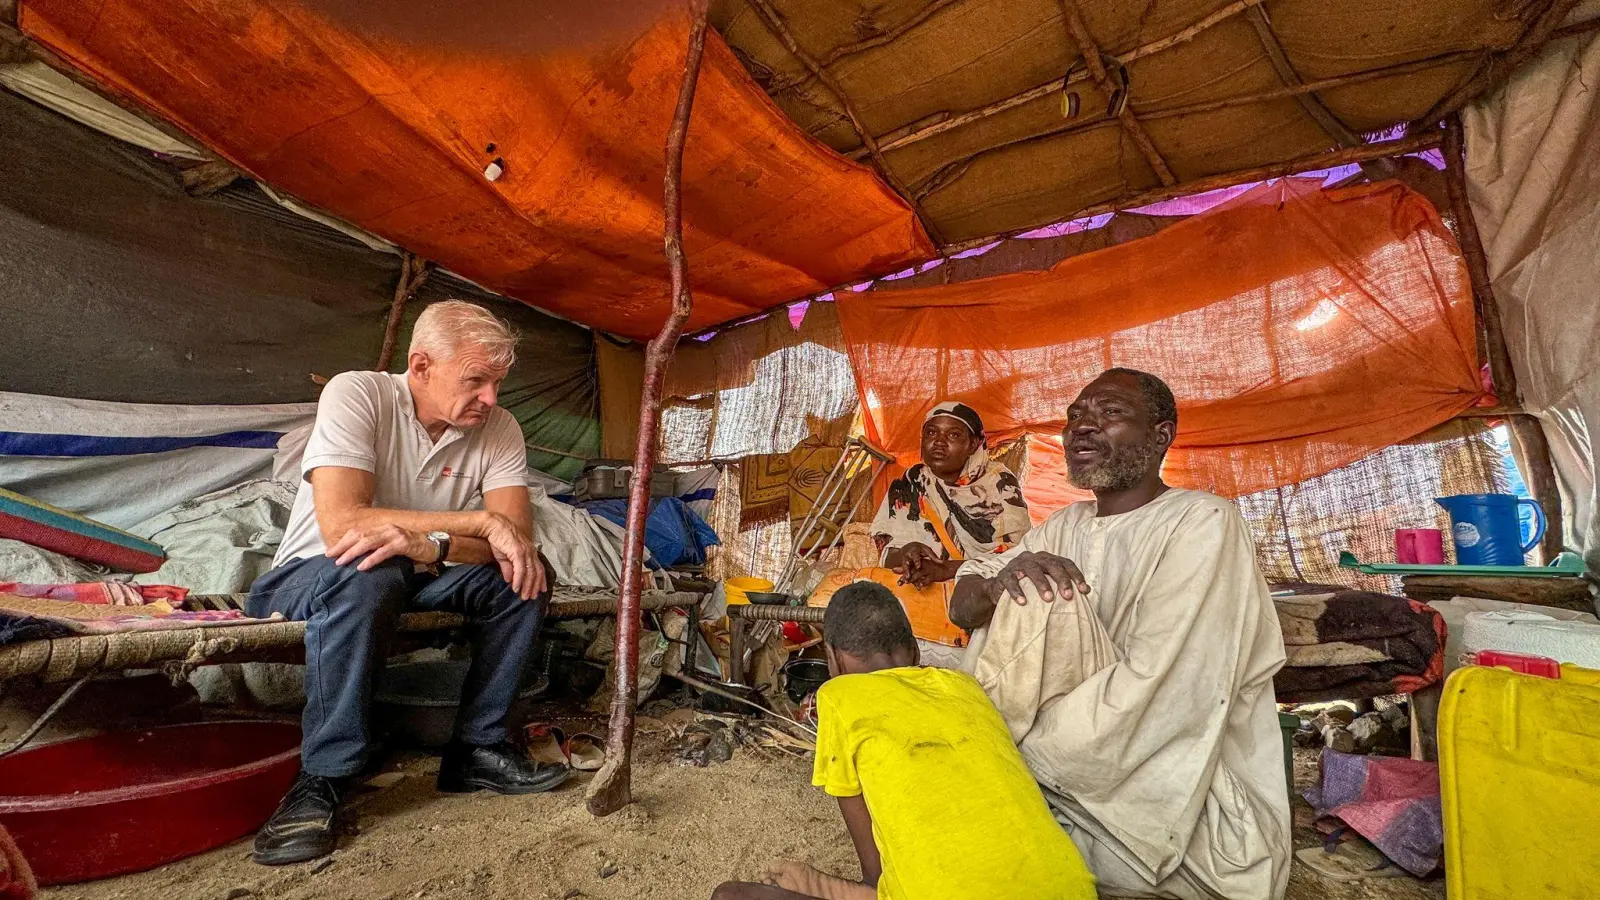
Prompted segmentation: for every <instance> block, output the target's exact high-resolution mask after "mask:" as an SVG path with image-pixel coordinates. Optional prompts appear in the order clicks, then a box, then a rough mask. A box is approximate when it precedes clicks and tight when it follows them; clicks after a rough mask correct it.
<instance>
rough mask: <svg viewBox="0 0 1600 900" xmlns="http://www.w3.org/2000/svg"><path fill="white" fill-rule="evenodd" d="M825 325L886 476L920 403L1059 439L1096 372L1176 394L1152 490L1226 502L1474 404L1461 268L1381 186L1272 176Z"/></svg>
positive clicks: (1476, 391)
mask: <svg viewBox="0 0 1600 900" xmlns="http://www.w3.org/2000/svg"><path fill="white" fill-rule="evenodd" d="M838 308H839V318H840V324H841V326H842V328H843V331H844V336H845V341H846V344H847V345H848V348H849V352H850V357H851V362H852V363H853V365H854V368H855V372H856V379H857V383H858V387H859V390H860V393H861V399H862V404H863V408H864V410H865V418H866V429H867V436H868V438H869V439H870V440H872V441H874V442H875V443H878V444H879V445H880V446H884V447H887V448H888V449H890V450H891V451H893V452H894V453H896V454H897V455H898V457H899V458H900V461H901V462H902V463H906V464H909V463H911V462H914V461H915V460H916V458H917V453H918V434H919V431H920V428H921V424H922V416H923V414H924V412H925V411H926V410H927V409H928V408H929V407H930V406H931V405H932V404H933V403H934V402H935V401H937V400H945V399H957V400H962V401H965V402H967V403H969V404H971V405H972V406H973V407H974V408H976V409H977V410H978V411H979V412H980V413H981V414H982V415H983V417H984V423H985V425H986V427H987V428H988V430H989V432H990V434H989V437H990V441H991V443H993V442H994V441H996V440H1003V439H1006V438H1010V437H1015V436H1017V435H1020V434H1022V433H1025V432H1030V431H1031V432H1046V433H1048V432H1057V431H1059V429H1060V428H1061V425H1062V423H1063V421H1064V418H1065V415H1066V410H1067V405H1068V404H1069V403H1071V402H1072V399H1073V398H1074V397H1075V396H1076V395H1077V392H1078V391H1079V389H1081V388H1082V387H1083V385H1085V384H1086V383H1088V382H1089V381H1090V380H1091V379H1093V378H1094V377H1095V376H1096V375H1097V374H1099V373H1100V372H1101V371H1103V370H1104V369H1106V368H1108V367H1111V366H1129V367H1133V368H1139V369H1144V370H1147V371H1150V372H1153V373H1155V374H1157V375H1159V376H1161V377H1162V378H1164V379H1165V380H1166V381H1167V382H1168V383H1169V384H1170V385H1171V386H1172V388H1173V391H1174V392H1175V393H1176V394H1177V396H1178V400H1179V406H1180V410H1181V414H1180V423H1179V429H1178V440H1177V443H1176V445H1175V448H1174V451H1173V452H1172V454H1171V455H1170V456H1169V457H1168V461H1167V467H1166V473H1167V478H1168V481H1169V482H1171V483H1173V484H1177V485H1182V486H1187V487H1199V488H1204V489H1207V490H1211V491H1215V492H1216V493H1219V494H1222V495H1224V496H1229V497H1237V496H1240V495H1242V494H1248V493H1252V492H1255V491H1261V490H1266V489H1268V488H1272V487H1277V486H1279V485H1285V484H1294V483H1296V482H1300V481H1304V480H1306V479H1308V478H1312V477H1314V476H1317V475H1321V474H1323V473H1326V472H1329V471H1332V470H1334V469H1336V468H1339V467H1340V466H1344V465H1347V464H1349V463H1352V462H1354V461H1356V460H1358V459H1360V458H1362V457H1364V456H1366V455H1368V454H1370V453H1372V452H1374V451H1377V450H1379V449H1381V448H1383V447H1387V446H1389V445H1391V444H1395V443H1397V442H1400V441H1403V440H1405V439H1407V438H1410V437H1412V436H1414V435H1416V434H1419V433H1421V432H1422V431H1425V430H1426V429H1428V428H1430V427H1432V426H1434V425H1437V424H1439V423H1440V422H1443V421H1445V420H1447V419H1449V418H1451V417H1453V416H1454V415H1456V414H1457V413H1459V412H1461V411H1462V410H1464V409H1466V408H1468V407H1470V406H1472V405H1473V404H1474V403H1476V402H1478V401H1479V400H1480V399H1482V397H1483V388H1482V384H1481V381H1480V376H1479V364H1478V357H1477V346H1476V338H1475V332H1474V324H1475V323H1474V319H1473V307H1472V298H1471V294H1470V290H1469V287H1468V281H1467V274H1466V269H1465V266H1464V264H1463V263H1462V260H1461V255H1460V251H1459V250H1458V249H1457V247H1456V244H1455V242H1454V239H1453V238H1452V237H1451V236H1450V234H1449V233H1448V232H1447V231H1446V229H1445V226H1444V224H1443V223H1442V222H1441V221H1440V219H1439V215H1438V213H1437V212H1435V210H1434V209H1433V207H1432V206H1431V205H1430V204H1429V203H1428V202H1427V201H1426V200H1425V199H1423V198H1422V197H1421V196H1420V195H1418V194H1416V193H1414V192H1413V191H1410V190H1408V189H1407V188H1405V187H1403V186H1401V185H1399V184H1397V183H1394V182H1385V183H1382V184H1378V185H1370V186H1364V187H1359V188H1348V189H1342V190H1330V191H1323V190H1320V189H1319V187H1318V186H1317V183H1316V182H1315V181H1309V180H1303V179H1286V180H1282V181H1278V182H1275V183H1272V184H1268V185H1263V186H1261V187H1259V188H1257V189H1255V190H1252V191H1250V192H1248V193H1246V194H1244V195H1243V196H1241V197H1239V198H1238V199H1236V200H1234V201H1232V202H1231V203H1229V204H1226V205H1224V206H1222V207H1218V208H1217V209H1215V210H1213V211H1211V212H1208V213H1205V214H1202V215H1198V216H1195V217H1193V218H1190V219H1187V220H1185V221H1183V222H1181V223H1179V224H1176V225H1173V226H1171V227H1170V228H1167V229H1166V230H1164V231H1162V232H1161V233H1159V234H1156V235H1154V236H1152V237H1148V238H1144V239H1141V240H1136V241H1131V242H1129V243H1125V244H1120V245H1118V246H1115V247H1111V248H1108V249H1106V250H1101V251H1098V252H1095V253H1089V254H1085V255H1082V256H1075V257H1070V258H1068V259H1066V260H1063V261H1062V262H1061V263H1059V264H1057V265H1056V266H1054V267H1053V268H1051V269H1049V270H1047V271H1043V272H1027V273H1018V274H1013V275H1004V276H1000V277H995V278H986V279H980V280H974V281H967V282H962V283H958V284H951V285H947V286H943V287H931V288H921V289H914V290H901V291H882V292H876V291H874V292H871V293H865V294H857V295H854V296H849V297H843V298H841V301H840V302H839V304H838Z"/></svg>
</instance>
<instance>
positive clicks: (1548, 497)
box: [1444, 113, 1564, 561]
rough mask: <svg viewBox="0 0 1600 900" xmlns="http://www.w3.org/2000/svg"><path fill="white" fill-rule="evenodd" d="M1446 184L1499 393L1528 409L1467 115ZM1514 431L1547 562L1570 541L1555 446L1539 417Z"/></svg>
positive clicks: (1456, 120) (1448, 155)
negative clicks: (1487, 234) (1475, 188)
mask: <svg viewBox="0 0 1600 900" xmlns="http://www.w3.org/2000/svg"><path fill="white" fill-rule="evenodd" d="M1444 164H1445V165H1444V174H1445V184H1446V185H1447V186H1448V187H1449V190H1450V207H1451V211H1452V213H1453V218H1454V219H1455V221H1456V237H1457V238H1458V239H1459V241H1460V243H1461V255H1462V257H1463V258H1465V259H1466V262H1467V276H1468V278H1470V279H1471V281H1472V296H1473V299H1474V301H1475V305H1476V307H1477V310H1478V321H1479V322H1481V323H1482V325H1483V332H1484V346H1485V347H1486V348H1487V350H1488V354H1489V373H1490V377H1491V378H1492V379H1493V380H1494V389H1495V394H1496V395H1497V396H1498V397H1499V398H1500V403H1501V404H1502V405H1504V406H1508V407H1511V408H1514V409H1522V408H1523V406H1522V395H1521V391H1520V390H1519V389H1518V386H1517V372H1516V369H1515V368H1514V367H1513V366H1512V365H1511V352H1510V351H1509V350H1508V349H1507V347H1506V337H1505V328H1504V326H1503V324H1502V322H1501V319H1500V304H1499V303H1498V302H1496V300H1495V296H1494V284H1493V282H1492V281H1491V280H1490V277H1489V261H1488V257H1487V256H1486V255H1485V254H1484V252H1483V241H1482V239H1481V238H1480V237H1479V236H1478V223H1477V220H1476V219H1475V218H1474V217H1473V215H1472V204H1471V203H1470V202H1469V201H1468V196H1467V168H1466V167H1467V148H1466V138H1465V135H1464V134H1463V132H1462V128H1461V116H1460V114H1457V113H1452V114H1451V115H1450V116H1449V117H1448V118H1447V119H1445V131H1444ZM1506 424H1507V430H1508V431H1510V432H1511V438H1512V441H1513V444H1514V449H1515V450H1516V451H1517V453H1516V456H1517V460H1518V462H1520V463H1521V464H1522V468H1523V470H1524V471H1523V475H1524V476H1525V479H1526V481H1527V483H1528V492H1529V493H1531V494H1533V499H1535V500H1537V501H1539V505H1540V506H1543V507H1544V512H1545V518H1546V519H1547V520H1548V525H1547V527H1546V528H1545V532H1544V540H1543V541H1541V542H1540V553H1541V555H1542V556H1543V557H1544V559H1545V560H1546V561H1548V560H1551V559H1554V558H1555V555H1556V554H1557V553H1560V552H1561V548H1562V545H1563V543H1564V535H1563V534H1562V531H1563V528H1562V521H1561V490H1560V488H1559V486H1558V483H1557V481H1556V473H1555V464H1554V463H1553V462H1551V459H1550V443H1549V441H1548V440H1547V439H1546V438H1545V434H1544V428H1543V426H1541V425H1540V423H1539V421H1538V420H1537V419H1535V418H1530V417H1528V416H1513V417H1510V418H1508V419H1507V420H1506Z"/></svg>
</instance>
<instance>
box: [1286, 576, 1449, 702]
mask: <svg viewBox="0 0 1600 900" xmlns="http://www.w3.org/2000/svg"><path fill="white" fill-rule="evenodd" d="M1275 604H1276V606H1277V609H1278V622H1279V625H1280V626H1281V627H1282V629H1283V643H1284V648H1285V650H1286V652H1287V656H1288V658H1287V660H1286V661H1285V663H1284V667H1283V669H1281V670H1280V671H1279V672H1278V674H1277V675H1276V676H1275V677H1274V678H1273V686H1274V688H1276V690H1277V694H1278V702H1280V703H1309V702H1314V701H1318V700H1341V699H1343V700H1352V699H1359V698H1363V697H1379V696H1383V695H1386V694H1409V693H1412V692H1413V691H1416V690H1419V689H1421V688H1424V687H1427V686H1428V685H1430V684H1434V683H1435V682H1437V681H1439V679H1440V678H1442V677H1443V676H1444V647H1445V624H1444V617H1443V616H1441V615H1439V613H1438V612H1436V611H1435V610H1433V609H1432V608H1430V607H1428V606H1426V605H1424V604H1422V603H1419V602H1417V601H1415V600H1410V599H1407V598H1405V597H1393V596H1390V595H1388V594H1378V593H1373V592H1370V591H1341V592H1338V593H1331V594H1317V595H1309V596H1293V597H1278V598H1275Z"/></svg>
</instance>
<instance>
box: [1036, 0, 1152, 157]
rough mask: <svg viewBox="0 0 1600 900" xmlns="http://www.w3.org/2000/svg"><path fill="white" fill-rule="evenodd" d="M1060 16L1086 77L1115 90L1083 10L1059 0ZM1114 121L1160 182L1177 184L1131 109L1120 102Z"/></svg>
mask: <svg viewBox="0 0 1600 900" xmlns="http://www.w3.org/2000/svg"><path fill="white" fill-rule="evenodd" d="M1061 18H1062V21H1063V22H1064V23H1065V24H1066V26H1067V36H1068V38H1069V39H1071V41H1072V42H1073V44H1075V45H1077V48H1078V52H1079V53H1080V54H1082V55H1083V62H1084V65H1085V66H1087V67H1088V69H1089V77H1090V79H1092V80H1093V81H1094V83H1095V86H1096V87H1098V88H1099V89H1100V92H1101V93H1103V94H1105V95H1106V96H1107V97H1110V96H1111V95H1112V94H1114V93H1116V91H1117V85H1115V84H1113V83H1112V81H1111V74H1110V73H1109V72H1107V71H1106V67H1105V64H1104V63H1103V62H1102V61H1101V59H1100V46H1099V45H1098V44H1096V43H1095V42H1094V36H1093V35H1091V34H1090V33H1089V26H1088V25H1087V24H1086V23H1085V22H1084V21H1083V13H1082V12H1080V11H1079V10H1078V4H1077V3H1076V2H1074V0H1061ZM1117 121H1118V122H1119V123H1121V125H1122V130H1123V131H1124V132H1125V133H1126V134H1127V135H1128V138H1129V140H1131V141H1133V144H1134V146H1136V147H1138V148H1139V152H1140V153H1142V154H1144V158H1145V160H1146V161H1147V162H1149V163H1150V168H1151V169H1152V170H1154V171H1155V173H1156V177H1157V178H1159V179H1161V183H1162V184H1164V185H1167V186H1169V187H1170V186H1172V185H1174V184H1177V183H1178V179H1177V176H1175V175H1173V174H1172V169H1171V168H1170V167H1169V166H1168V165H1167V161H1166V159H1165V158H1163V157H1162V155H1161V151H1159V150H1157V149H1156V145H1155V142H1154V141H1152V140H1150V133H1149V132H1147V131H1145V130H1144V126H1143V125H1140V124H1139V120H1138V119H1137V118H1135V117H1134V115H1133V108H1132V107H1131V106H1130V105H1129V104H1127V103H1123V104H1122V108H1121V109H1119V110H1117Z"/></svg>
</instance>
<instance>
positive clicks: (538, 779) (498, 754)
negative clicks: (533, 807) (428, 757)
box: [439, 741, 572, 794]
mask: <svg viewBox="0 0 1600 900" xmlns="http://www.w3.org/2000/svg"><path fill="white" fill-rule="evenodd" d="M570 774H572V773H571V770H569V769H568V768H567V767H566V766H560V765H554V764H552V763H539V762H534V761H533V760H531V759H529V758H528V754H526V753H524V752H523V751H522V750H521V749H520V748H518V747H517V746H516V745H515V744H513V743H511V742H510V741H501V742H500V743H498V744H495V745H493V746H490V747H474V746H472V745H471V744H452V745H450V746H449V747H448V748H446V749H445V751H444V759H443V760H442V761H441V762H440V763H439V790H441V791H444V792H445V793H447V794H467V793H471V792H473V791H494V792H495V793H496V794H538V793H541V792H543V791H548V790H551V789H552V788H555V787H558V786H560V784H561V783H562V782H563V781H566V780H567V776H568V775H570Z"/></svg>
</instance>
